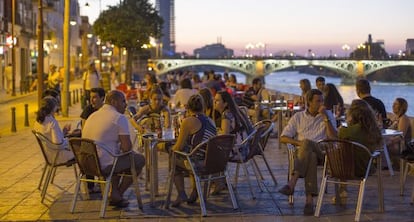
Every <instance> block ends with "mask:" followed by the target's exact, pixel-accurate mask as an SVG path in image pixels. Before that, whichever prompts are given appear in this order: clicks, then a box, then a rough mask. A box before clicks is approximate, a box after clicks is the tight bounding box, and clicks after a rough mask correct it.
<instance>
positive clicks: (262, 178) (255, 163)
mask: <svg viewBox="0 0 414 222" xmlns="http://www.w3.org/2000/svg"><path fill="white" fill-rule="evenodd" d="M252 160H253V163H254V166H255V167H256V169H258V172H259V176H260V179H261V180H262V181H263V180H264V177H263V174H262V172H261V171H260V170H259V169H260V168H259V165H258V164H257V162H256V159H254V158H253V159H252Z"/></svg>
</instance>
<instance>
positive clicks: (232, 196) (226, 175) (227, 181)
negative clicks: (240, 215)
mask: <svg viewBox="0 0 414 222" xmlns="http://www.w3.org/2000/svg"><path fill="white" fill-rule="evenodd" d="M224 176H225V179H226V184H227V188H228V189H229V194H230V199H231V203H232V204H233V209H238V208H239V206H238V205H237V200H236V196H235V195H234V191H233V187H232V185H231V183H230V178H229V176H228V173H227V171H225V172H224Z"/></svg>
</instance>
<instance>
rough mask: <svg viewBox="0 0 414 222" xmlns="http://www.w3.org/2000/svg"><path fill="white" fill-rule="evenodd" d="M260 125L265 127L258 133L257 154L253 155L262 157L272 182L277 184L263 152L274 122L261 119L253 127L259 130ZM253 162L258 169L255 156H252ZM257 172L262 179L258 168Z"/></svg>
mask: <svg viewBox="0 0 414 222" xmlns="http://www.w3.org/2000/svg"><path fill="white" fill-rule="evenodd" d="M262 125H264V126H265V128H264V129H263V132H262V133H261V135H260V140H259V143H258V147H257V151H258V154H257V155H255V156H261V157H262V158H263V161H264V163H265V165H266V167H267V170H268V171H269V174H270V176H271V177H272V180H273V183H274V184H275V186H276V185H277V180H276V177H275V176H274V174H273V172H272V169H271V168H270V165H269V162H268V161H267V158H266V156H265V153H264V149H265V148H266V145H267V141H268V140H269V137H270V133H272V130H273V125H274V124H273V122H272V121H271V120H262V121H260V122H257V123H256V124H255V125H254V128H255V129H256V130H259V128H260V127H262ZM253 163H254V164H255V167H256V168H257V169H259V166H258V164H257V162H256V159H255V158H253ZM258 172H259V175H260V178H261V179H262V180H264V178H263V175H262V173H261V171H260V170H258Z"/></svg>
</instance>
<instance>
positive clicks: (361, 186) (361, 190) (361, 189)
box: [355, 179, 366, 221]
mask: <svg viewBox="0 0 414 222" xmlns="http://www.w3.org/2000/svg"><path fill="white" fill-rule="evenodd" d="M365 182H366V180H365V179H363V180H362V181H361V183H360V184H359V192H358V201H357V206H356V212H355V221H359V219H360V218H361V211H362V203H363V202H364V192H365Z"/></svg>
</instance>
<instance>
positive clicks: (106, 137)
mask: <svg viewBox="0 0 414 222" xmlns="http://www.w3.org/2000/svg"><path fill="white" fill-rule="evenodd" d="M119 135H129V125H128V119H127V118H126V116H125V115H124V114H121V113H119V112H118V111H117V110H116V109H115V108H114V107H113V106H111V105H108V104H104V105H103V106H102V107H101V108H100V109H99V110H97V111H96V112H94V113H92V114H91V115H90V116H89V117H88V119H87V120H86V122H85V126H84V127H83V129H82V138H87V139H91V140H94V141H95V142H96V143H97V144H98V148H100V147H102V146H104V147H105V148H107V149H110V150H111V152H112V153H114V154H119V153H121V149H120V147H119V145H120V144H119ZM98 156H99V160H100V163H101V169H105V168H106V167H107V166H109V165H111V164H112V163H113V157H112V156H111V155H110V154H108V153H107V152H106V151H103V150H101V149H98Z"/></svg>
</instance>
